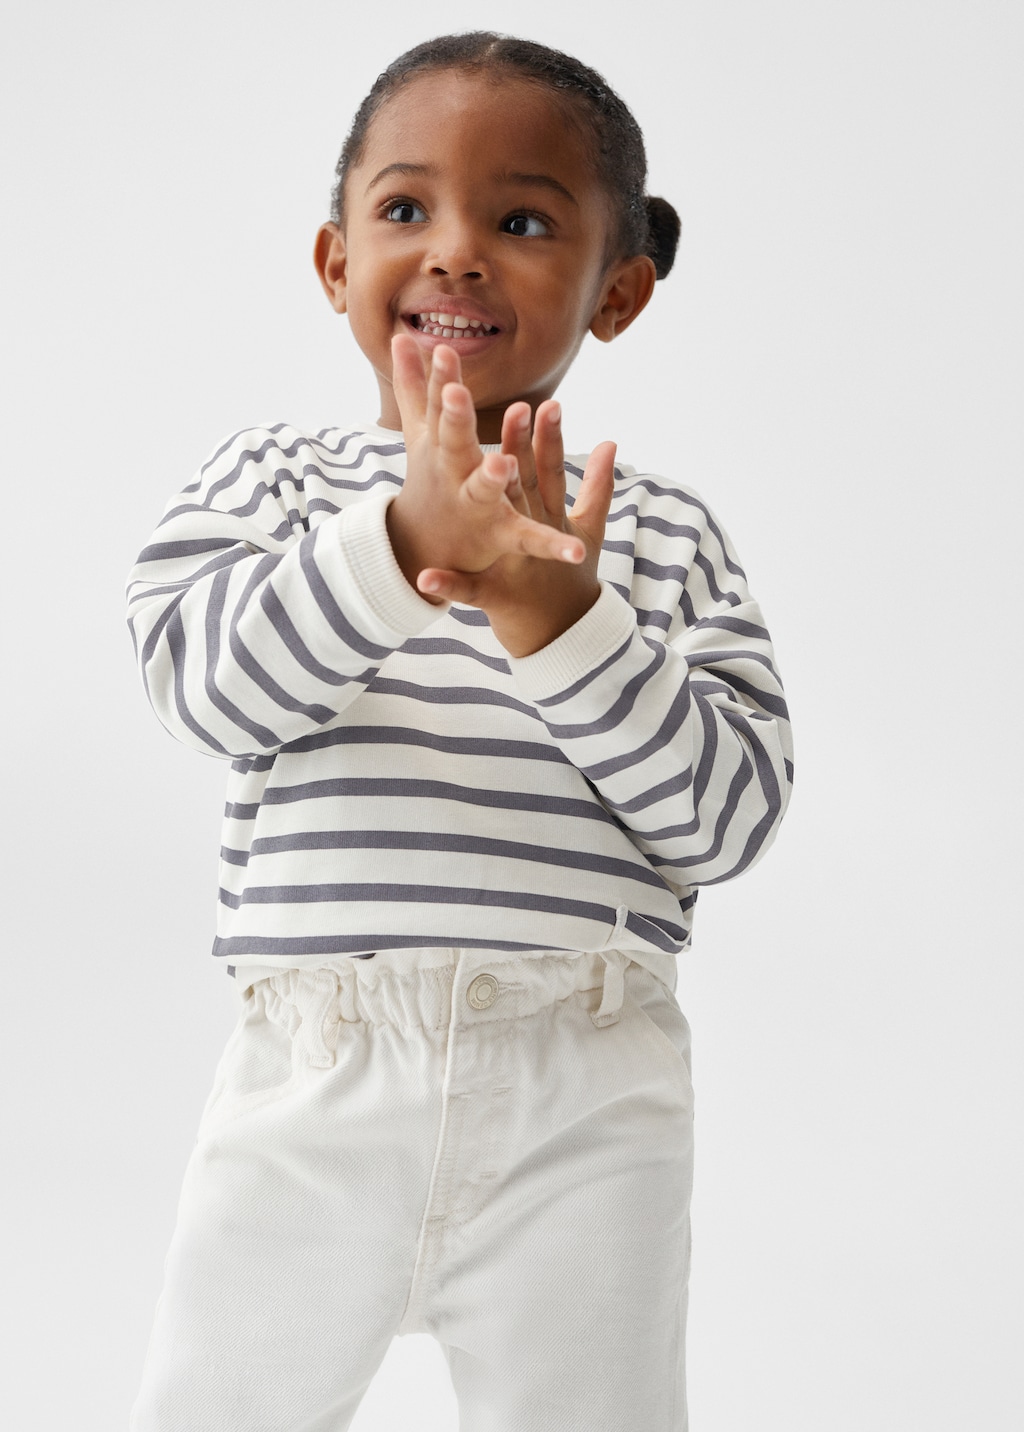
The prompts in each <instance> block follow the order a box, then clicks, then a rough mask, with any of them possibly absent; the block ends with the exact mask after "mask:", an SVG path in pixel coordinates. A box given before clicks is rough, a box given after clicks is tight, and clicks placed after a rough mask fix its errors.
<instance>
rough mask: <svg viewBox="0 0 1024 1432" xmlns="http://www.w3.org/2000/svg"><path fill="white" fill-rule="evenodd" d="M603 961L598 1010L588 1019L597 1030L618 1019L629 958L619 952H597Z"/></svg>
mask: <svg viewBox="0 0 1024 1432" xmlns="http://www.w3.org/2000/svg"><path fill="white" fill-rule="evenodd" d="M599 953H600V956H601V958H602V960H604V982H603V984H602V987H601V1005H600V1008H599V1009H598V1010H597V1011H596V1012H595V1013H594V1014H592V1015H591V1016H590V1017H591V1019H592V1020H593V1021H594V1023H595V1024H596V1025H597V1027H598V1029H604V1028H605V1027H606V1026H607V1025H609V1024H615V1023H616V1022H617V1020H618V1018H619V1011H620V1010H621V1009H622V997H623V995H624V994H625V989H626V981H625V973H624V972H625V969H626V966H627V965H628V964H629V963H630V959H629V956H628V955H626V954H623V952H622V951H621V950H601V951H599Z"/></svg>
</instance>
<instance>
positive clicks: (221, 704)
mask: <svg viewBox="0 0 1024 1432" xmlns="http://www.w3.org/2000/svg"><path fill="white" fill-rule="evenodd" d="M230 580H231V577H230V573H228V572H224V573H219V574H218V575H217V576H216V577H215V578H214V580H213V583H212V584H211V587H210V595H209V598H208V599H207V603H206V671H205V673H204V677H203V685H204V688H205V691H206V694H207V696H208V697H209V699H210V702H211V704H212V705H213V706H216V708H217V710H218V711H220V712H222V713H223V714H224V715H225V716H227V717H229V718H230V719H231V720H232V721H233V722H234V723H235V725H236V726H237V727H238V728H239V730H240V731H244V732H245V733H246V735H248V736H251V737H252V738H253V739H254V740H255V741H256V743H257V745H258V746H259V747H260V748H261V749H263V750H267V749H273V747H275V746H279V745H280V744H281V738H280V736H278V734H277V733H276V731H272V730H271V729H270V727H269V726H264V725H262V724H261V723H260V722H259V721H254V720H252V719H251V717H249V716H247V715H246V714H245V712H244V711H243V710H242V709H241V707H239V706H236V705H235V703H234V702H233V701H231V700H229V699H228V697H227V696H225V694H224V693H223V692H222V691H221V689H220V687H219V686H218V685H217V663H218V662H219V660H220V632H221V624H222V621H223V616H224V600H225V596H226V594H227V589H228V583H229V581H230Z"/></svg>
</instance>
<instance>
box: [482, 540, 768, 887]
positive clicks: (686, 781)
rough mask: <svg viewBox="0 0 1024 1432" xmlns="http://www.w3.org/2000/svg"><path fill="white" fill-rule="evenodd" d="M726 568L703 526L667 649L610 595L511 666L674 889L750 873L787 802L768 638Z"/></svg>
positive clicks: (607, 591)
mask: <svg viewBox="0 0 1024 1432" xmlns="http://www.w3.org/2000/svg"><path fill="white" fill-rule="evenodd" d="M725 541H726V542H727V539H725ZM727 556H728V549H727V547H724V546H723V545H722V544H720V543H719V541H718V539H717V537H716V536H715V535H714V534H713V533H712V531H711V530H710V529H709V528H708V527H707V526H706V525H705V526H704V529H703V530H702V531H701V532H700V537H699V541H698V543H697V545H696V549H695V551H694V553H693V558H692V560H691V562H690V563H689V570H688V574H687V579H686V583H685V584H684V587H683V594H682V599H681V601H680V607H679V610H678V611H677V612H676V614H675V616H674V622H673V628H670V637H669V639H668V640H662V639H660V637H658V636H651V635H647V634H644V633H643V632H642V631H641V630H640V628H639V626H638V623H637V615H636V612H635V611H634V609H633V607H632V606H631V605H630V604H629V602H628V601H627V600H626V599H625V598H624V597H623V596H622V595H621V594H620V593H619V592H617V591H616V590H615V589H614V588H613V587H612V586H610V585H609V584H608V583H603V584H602V590H601V596H600V598H599V599H598V601H597V603H596V604H595V605H594V606H593V607H592V608H591V609H590V611H588V612H587V614H586V615H585V616H584V617H583V618H582V619H581V620H580V621H579V622H577V623H576V624H575V626H573V627H571V628H570V629H569V630H568V631H567V632H565V633H564V634H563V635H562V636H561V637H559V638H558V639H557V640H556V641H554V642H553V643H551V644H550V645H549V646H547V647H544V648H542V649H541V650H540V651H538V652H536V653H533V654H532V655H530V656H526V657H522V658H519V659H514V658H513V659H512V660H511V661H510V666H511V668H512V673H513V675H514V676H515V678H516V680H517V682H518V683H519V685H520V688H521V689H522V690H523V691H524V693H525V694H527V695H528V696H529V697H530V698H531V699H532V700H533V701H534V703H535V705H536V707H537V710H538V713H539V714H540V715H541V717H542V718H543V720H544V722H545V725H546V726H547V728H548V731H549V732H550V733H551V736H552V738H553V739H554V740H555V741H556V742H557V743H558V745H559V746H560V747H561V749H562V750H563V751H564V752H565V754H566V756H567V757H568V758H569V759H570V760H571V761H572V762H573V764H574V765H575V766H576V767H577V769H578V770H580V772H581V773H582V774H583V775H584V776H585V777H586V778H587V780H588V781H589V782H590V784H591V785H592V786H593V787H594V788H595V790H596V791H597V792H598V793H599V795H600V797H601V800H602V802H603V803H604V805H605V806H606V807H607V809H608V810H609V811H610V812H611V814H612V815H613V816H614V817H615V818H616V820H618V821H619V823H620V824H621V825H622V826H624V827H625V828H626V829H627V830H628V831H629V833H630V835H631V838H632V839H633V841H634V842H635V844H636V845H637V846H638V848H639V849H641V850H642V851H643V852H644V854H645V855H646V856H647V858H648V860H649V861H650V863H651V865H652V866H653V867H654V868H656V869H658V870H659V871H660V873H661V874H662V875H663V877H664V878H665V880H666V881H667V882H668V883H669V884H670V885H686V886H695V885H709V884H715V883H717V882H719V881H722V880H727V879H729V878H730V877H732V876H735V875H738V874H740V873H741V872H742V871H743V870H745V869H747V868H749V867H750V866H751V865H753V864H754V863H755V862H756V861H757V860H758V859H759V858H760V856H761V855H762V854H763V853H764V852H765V851H766V850H767V849H768V847H769V845H770V844H771V842H772V840H773V839H774V836H775V833H776V831H777V829H778V826H779V823H780V821H781V819H782V816H783V814H784V813H785V809H786V806H787V804H788V801H789V795H790V790H791V780H792V739H791V734H790V726H789V719H788V713H787V708H786V702H785V697H784V695H783V691H782V684H781V682H780V680H779V676H778V673H777V671H776V669H775V663H774V655H773V652H772V645H771V639H770V637H769V634H768V632H767V630H766V629H765V626H764V621H763V618H762V616H761V613H760V610H759V608H758V607H757V605H756V603H755V602H754V601H753V600H752V599H751V598H750V594H749V592H748V591H747V588H746V583H745V580H744V578H743V577H742V574H740V573H737V572H736V571H735V570H729V568H728V567H726V566H725V563H724V560H723V559H725V558H726V557H727ZM733 566H734V567H738V564H736V563H733ZM709 575H710V577H711V581H710V583H709V581H708V576H709ZM712 584H713V585H714V586H716V587H718V591H717V593H715V594H714V595H712V592H711V590H710V586H711V585H712ZM719 584H721V585H719ZM683 609H685V610H686V612H687V617H686V619H685V620H684V619H683V617H682V611H683Z"/></svg>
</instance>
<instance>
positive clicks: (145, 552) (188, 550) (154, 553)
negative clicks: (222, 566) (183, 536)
mask: <svg viewBox="0 0 1024 1432" xmlns="http://www.w3.org/2000/svg"><path fill="white" fill-rule="evenodd" d="M236 545H237V544H236V543H235V541H234V539H233V538H231V537H205V538H198V537H193V538H192V540H191V541H188V542H152V543H151V544H150V545H149V546H148V547H143V549H142V551H141V552H140V553H139V557H138V561H137V562H136V564H135V565H136V566H137V567H141V566H142V565H143V564H144V563H146V562H167V561H170V560H171V559H172V558H175V557H201V556H202V555H203V553H204V552H223V551H226V550H227V549H228V548H231V547H234V546H236Z"/></svg>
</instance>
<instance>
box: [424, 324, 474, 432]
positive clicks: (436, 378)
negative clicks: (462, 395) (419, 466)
mask: <svg viewBox="0 0 1024 1432" xmlns="http://www.w3.org/2000/svg"><path fill="white" fill-rule="evenodd" d="M412 341H413V342H414V343H415V341H416V340H415V339H413V340H412ZM461 381H462V364H461V363H460V362H459V355H458V354H457V353H456V352H455V350H454V348H449V347H448V346H447V344H444V343H441V344H438V346H437V347H436V348H435V349H434V350H433V352H432V353H431V355H430V376H429V378H428V379H427V411H426V419H427V430H428V432H429V433H430V437H431V440H432V441H433V442H436V441H437V430H438V424H439V423H440V421H441V394H442V392H443V391H444V385H445V384H446V383H459V382H461Z"/></svg>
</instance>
